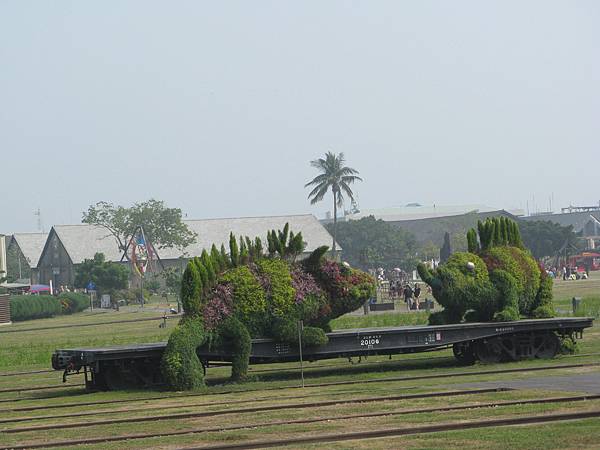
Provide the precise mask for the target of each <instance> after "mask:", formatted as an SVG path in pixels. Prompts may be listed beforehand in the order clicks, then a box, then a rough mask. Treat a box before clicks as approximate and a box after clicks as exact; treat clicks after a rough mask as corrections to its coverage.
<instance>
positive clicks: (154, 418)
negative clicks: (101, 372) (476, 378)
mask: <svg viewBox="0 0 600 450" xmlns="http://www.w3.org/2000/svg"><path fill="white" fill-rule="evenodd" d="M511 390H513V389H509V388H484V389H468V390H460V391H441V392H427V393H421V394H406V395H388V396H383V397H382V396H379V397H362V398H356V399H351V400H342V399H340V400H325V401H320V402H309V403H286V404H283V405H268V406H255V407H252V408H240V409H219V410H216V411H199V412H186V413H176V414H160V415H154V416H142V417H127V418H119V419H104V420H96V421H93V422H92V421H85V422H67V423H54V424H47V425H34V426H29V427H21V428H3V429H0V433H7V434H14V433H24V432H31V431H45V430H56V429H67V428H81V427H94V426H98V425H113V424H120V423H139V422H149V421H157V420H173V419H190V418H200V417H214V416H224V415H229V414H254V413H257V412H265V411H282V410H286V409H305V408H323V407H326V406H335V405H350V404H355V403H375V402H386V401H402V400H412V399H421V398H435V397H456V396H462V395H474V394H486V393H491V392H506V391H511Z"/></svg>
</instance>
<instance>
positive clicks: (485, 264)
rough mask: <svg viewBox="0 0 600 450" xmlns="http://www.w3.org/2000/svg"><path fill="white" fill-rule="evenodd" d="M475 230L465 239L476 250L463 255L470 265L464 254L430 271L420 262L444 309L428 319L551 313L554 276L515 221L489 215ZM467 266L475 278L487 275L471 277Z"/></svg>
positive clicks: (505, 318) (499, 318)
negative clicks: (544, 267)
mask: <svg viewBox="0 0 600 450" xmlns="http://www.w3.org/2000/svg"><path fill="white" fill-rule="evenodd" d="M477 230H478V231H477V232H476V231H475V230H474V229H472V230H469V231H468V233H467V243H468V248H469V249H470V250H472V251H473V252H477V253H478V255H476V254H475V253H466V254H464V255H468V256H466V258H467V259H470V260H472V261H471V262H473V263H474V264H475V268H474V269H472V270H470V269H466V263H467V262H468V261H467V260H466V259H465V257H464V256H461V257H460V258H455V259H454V260H452V259H451V260H449V261H448V263H447V264H443V265H441V266H440V267H439V268H438V269H437V270H436V271H434V272H432V271H430V270H428V269H427V268H426V267H425V266H423V265H420V266H419V267H418V271H419V274H420V275H421V278H422V279H423V281H425V282H426V283H427V284H429V285H430V286H431V287H432V290H433V294H434V296H435V298H436V299H437V300H438V302H439V303H440V304H441V305H442V306H444V308H445V310H444V311H443V312H440V313H438V314H435V315H432V317H431V318H430V322H431V323H432V324H433V323H453V322H460V321H461V320H463V318H464V319H466V320H480V321H487V320H495V321H508V320H517V319H519V317H520V315H525V316H529V317H552V316H553V314H554V311H553V306H552V280H551V279H550V278H549V277H547V276H546V274H545V272H543V271H541V270H540V268H539V267H538V265H537V263H536V262H535V260H534V259H533V258H532V257H531V255H530V254H529V253H528V252H527V251H526V250H525V249H524V248H523V242H522V240H521V236H520V233H519V228H518V226H517V224H516V222H514V221H512V220H510V219H508V218H506V217H495V218H488V219H486V220H485V222H481V221H479V222H478V223H477ZM475 258H476V259H475ZM469 271H470V272H471V273H472V274H473V275H475V277H476V278H477V276H478V275H477V274H482V275H483V274H484V273H485V275H486V276H488V277H489V280H485V279H483V278H481V279H479V280H477V279H476V278H475V282H474V283H473V282H470V281H468V280H469V277H468V275H469V274H468V272H469Z"/></svg>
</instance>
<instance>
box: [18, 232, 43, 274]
mask: <svg viewBox="0 0 600 450" xmlns="http://www.w3.org/2000/svg"><path fill="white" fill-rule="evenodd" d="M47 238H48V233H15V234H13V235H12V240H11V244H12V242H13V241H14V242H15V243H16V244H17V245H18V246H19V248H20V249H21V253H23V256H24V257H25V259H26V260H27V264H29V267H37V265H38V261H39V260H40V256H41V255H42V250H44V245H46V239H47Z"/></svg>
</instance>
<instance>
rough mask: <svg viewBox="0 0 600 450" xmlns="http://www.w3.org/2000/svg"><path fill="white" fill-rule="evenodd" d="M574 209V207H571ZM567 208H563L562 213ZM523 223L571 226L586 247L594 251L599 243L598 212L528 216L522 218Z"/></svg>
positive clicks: (599, 224)
mask: <svg viewBox="0 0 600 450" xmlns="http://www.w3.org/2000/svg"><path fill="white" fill-rule="evenodd" d="M570 208H572V209H574V208H575V207H573V206H571V207H570ZM564 210H567V211H568V208H563V211H564ZM522 219H523V220H525V221H532V220H544V221H550V222H553V223H556V224H558V225H561V226H563V227H566V226H572V227H573V231H574V232H575V233H580V234H581V237H582V238H583V239H585V240H586V241H587V247H588V248H590V249H594V248H597V247H598V243H599V241H600V211H578V212H571V213H569V212H566V213H562V214H548V215H545V216H542V217H539V216H528V217H523V218H522Z"/></svg>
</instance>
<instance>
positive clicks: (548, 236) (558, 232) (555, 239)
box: [519, 220, 578, 258]
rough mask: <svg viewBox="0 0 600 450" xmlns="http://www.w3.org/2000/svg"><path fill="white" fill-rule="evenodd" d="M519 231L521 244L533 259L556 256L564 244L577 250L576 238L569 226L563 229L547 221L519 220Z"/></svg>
mask: <svg viewBox="0 0 600 450" xmlns="http://www.w3.org/2000/svg"><path fill="white" fill-rule="evenodd" d="M519 229H520V231H521V239H522V240H523V244H524V245H525V246H526V247H527V248H528V249H529V250H531V253H532V255H533V256H534V257H535V258H543V257H544V256H556V255H557V253H558V252H559V251H560V249H561V248H563V246H565V244H566V247H567V248H569V249H576V248H578V238H577V235H576V234H575V233H574V232H573V227H572V226H571V225H569V226H566V227H563V226H561V225H559V224H557V223H554V222H550V221H548V220H545V221H543V220H533V221H525V220H521V221H520V222H519ZM571 251H573V250H571ZM575 251H576V250H575ZM563 256H564V255H563Z"/></svg>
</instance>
